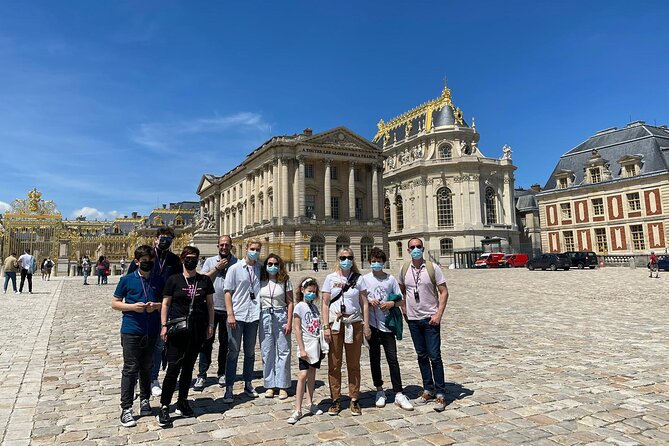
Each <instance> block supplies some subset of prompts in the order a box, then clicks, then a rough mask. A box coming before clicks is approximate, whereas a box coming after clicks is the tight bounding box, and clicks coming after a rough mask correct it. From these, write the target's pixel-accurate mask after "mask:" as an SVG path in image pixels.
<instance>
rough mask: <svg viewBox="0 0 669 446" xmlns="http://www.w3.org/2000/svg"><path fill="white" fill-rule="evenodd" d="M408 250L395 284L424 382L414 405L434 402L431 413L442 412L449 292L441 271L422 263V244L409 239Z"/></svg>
mask: <svg viewBox="0 0 669 446" xmlns="http://www.w3.org/2000/svg"><path fill="white" fill-rule="evenodd" d="M408 247H409V248H408V250H407V251H408V252H409V254H410V255H411V262H409V263H405V264H404V265H402V268H401V269H400V273H399V276H398V281H399V284H400V288H401V290H402V294H403V296H404V299H402V304H403V310H404V314H405V315H406V318H407V322H408V324H409V331H410V332H411V339H412V340H413V345H414V348H415V350H416V355H417V356H418V367H419V369H420V374H421V377H422V379H423V393H422V394H421V395H420V396H419V397H418V398H417V399H416V400H415V403H416V404H418V405H425V404H427V403H428V402H429V401H430V400H432V399H434V400H435V406H434V410H436V411H437V412H442V411H443V410H444V409H445V408H446V402H445V400H444V396H445V395H446V383H445V381H444V364H443V362H442V360H441V318H442V317H443V316H444V311H445V310H446V302H447V301H448V288H447V287H446V279H444V274H443V273H442V272H441V268H439V266H438V265H435V264H434V263H432V262H426V261H425V260H424V259H423V249H424V247H423V241H422V240H421V239H419V238H412V239H411V240H409V244H408ZM435 395H436V398H435Z"/></svg>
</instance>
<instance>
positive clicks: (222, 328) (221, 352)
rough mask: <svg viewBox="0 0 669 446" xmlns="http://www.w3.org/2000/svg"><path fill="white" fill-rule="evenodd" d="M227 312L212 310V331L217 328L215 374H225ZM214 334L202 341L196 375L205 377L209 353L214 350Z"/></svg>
mask: <svg viewBox="0 0 669 446" xmlns="http://www.w3.org/2000/svg"><path fill="white" fill-rule="evenodd" d="M227 322H228V313H226V312H225V311H218V310H216V311H214V333H216V328H218V344H219V346H218V369H217V371H216V375H217V376H223V375H225V363H226V361H227V360H228V326H227ZM215 338H216V336H212V337H211V339H207V340H206V341H204V344H203V345H202V352H201V353H200V365H199V373H198V374H197V376H199V377H202V378H206V377H207V370H209V367H210V366H211V353H212V351H213V350H214V339H215Z"/></svg>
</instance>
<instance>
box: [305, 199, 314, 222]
mask: <svg viewBox="0 0 669 446" xmlns="http://www.w3.org/2000/svg"><path fill="white" fill-rule="evenodd" d="M304 215H306V216H307V217H308V218H316V196H315V195H305V196H304Z"/></svg>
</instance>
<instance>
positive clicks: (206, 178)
mask: <svg viewBox="0 0 669 446" xmlns="http://www.w3.org/2000/svg"><path fill="white" fill-rule="evenodd" d="M213 181H214V180H213V178H212V176H211V175H206V174H205V175H202V179H201V180H200V185H199V186H198V188H197V194H198V195H201V194H202V192H204V191H205V190H207V189H209V188H210V187H211V186H213V184H214V182H213Z"/></svg>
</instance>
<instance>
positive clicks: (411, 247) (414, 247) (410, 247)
mask: <svg viewBox="0 0 669 446" xmlns="http://www.w3.org/2000/svg"><path fill="white" fill-rule="evenodd" d="M416 248H418V249H423V245H415V246H409V249H416Z"/></svg>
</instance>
